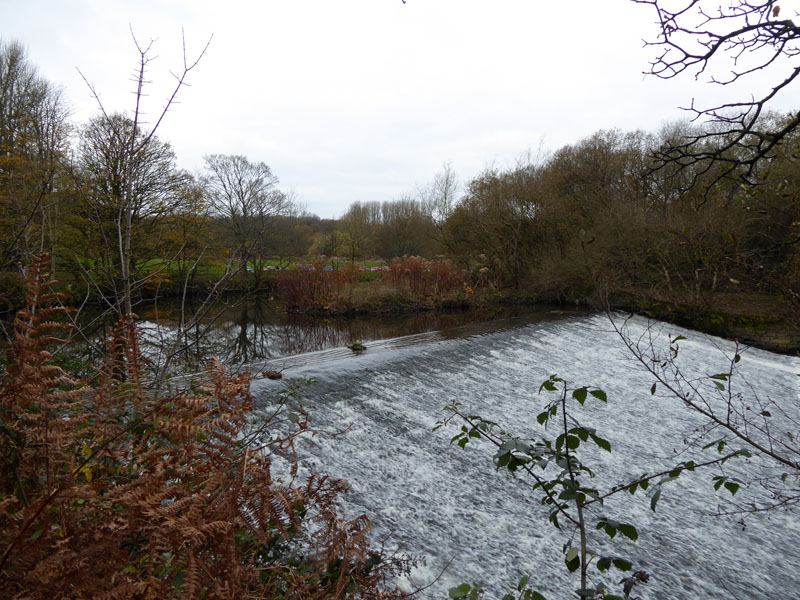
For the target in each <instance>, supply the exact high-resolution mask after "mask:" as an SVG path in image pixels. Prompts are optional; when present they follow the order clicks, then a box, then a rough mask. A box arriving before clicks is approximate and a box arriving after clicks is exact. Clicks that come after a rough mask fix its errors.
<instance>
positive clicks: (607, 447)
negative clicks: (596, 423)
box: [592, 435, 611, 452]
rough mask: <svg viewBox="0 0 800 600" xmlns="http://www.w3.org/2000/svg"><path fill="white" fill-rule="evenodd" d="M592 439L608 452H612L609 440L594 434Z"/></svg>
mask: <svg viewBox="0 0 800 600" xmlns="http://www.w3.org/2000/svg"><path fill="white" fill-rule="evenodd" d="M592 441H593V442H594V443H595V444H597V445H598V446H599V447H600V448H602V449H603V450H605V451H606V452H611V443H610V442H609V441H608V440H604V439H603V438H601V437H599V436H596V435H592Z"/></svg>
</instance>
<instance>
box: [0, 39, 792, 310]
mask: <svg viewBox="0 0 800 600" xmlns="http://www.w3.org/2000/svg"><path fill="white" fill-rule="evenodd" d="M790 118H791V117H790V116H784V115H780V114H771V115H767V116H765V117H762V122H766V121H768V122H769V124H770V125H771V126H773V127H777V128H780V126H781V124H782V123H783V122H785V121H787V120H789V119H790ZM701 133H702V130H700V129H699V128H697V127H694V126H691V125H689V124H685V123H676V124H671V125H667V126H664V127H662V129H661V130H660V131H658V132H656V133H647V132H643V131H633V132H623V131H619V130H608V131H598V132H596V133H594V134H592V135H589V136H587V137H586V138H584V139H582V140H580V141H578V142H576V143H574V144H571V145H567V146H564V147H563V148H560V149H558V150H556V151H555V152H552V153H549V154H546V155H543V156H537V157H531V156H527V157H525V158H524V159H521V160H519V161H518V163H517V164H516V165H514V166H512V167H510V168H487V169H486V170H484V171H483V172H481V173H479V174H478V175H476V176H475V177H474V178H473V179H471V180H470V181H467V182H466V183H465V184H464V185H459V182H458V181H457V180H456V177H455V174H454V172H453V170H452V168H451V167H450V166H449V165H445V166H444V168H443V170H442V171H441V172H440V173H439V174H437V175H436V176H435V177H434V179H433V181H432V182H431V183H430V184H429V185H427V186H421V187H418V188H417V189H415V190H413V191H411V192H409V193H408V194H406V195H404V196H402V197H400V198H398V199H396V200H392V201H387V202H376V201H372V202H354V203H353V204H352V205H351V206H350V207H349V209H348V210H347V212H346V213H345V214H344V215H343V216H342V217H341V218H339V219H337V220H325V219H320V218H318V217H316V216H314V215H310V214H307V213H304V212H303V211H302V210H301V209H300V208H299V206H298V204H297V202H296V201H295V199H294V198H293V195H292V193H291V192H287V191H285V190H282V189H281V188H280V187H279V180H278V177H277V176H276V175H275V174H274V173H272V171H271V169H270V168H269V166H267V165H266V164H264V163H262V162H254V161H251V160H249V159H248V158H246V157H243V156H231V155H210V156H207V157H206V168H205V169H204V170H203V171H202V172H201V173H197V174H192V173H188V172H186V171H184V170H181V169H180V168H179V167H178V166H177V161H176V156H175V153H174V152H173V150H172V148H171V146H170V145H169V143H168V142H166V141H164V140H161V139H159V138H158V137H157V136H155V135H151V136H147V135H146V133H145V132H144V131H143V130H142V129H141V128H139V127H137V126H135V125H134V122H133V120H132V119H131V118H130V117H129V116H127V115H125V114H122V113H112V114H107V113H101V114H99V115H98V116H96V117H94V118H92V119H91V120H90V121H89V122H88V123H85V124H74V123H72V122H71V121H70V120H69V110H68V104H67V101H66V99H65V98H64V97H63V95H62V93H61V92H60V90H59V88H58V87H57V86H56V85H54V84H53V83H51V82H49V81H46V80H45V79H44V78H42V77H41V76H40V75H39V74H38V73H37V71H36V68H35V66H34V65H32V64H31V63H30V61H29V60H28V59H27V58H26V56H25V51H24V49H23V47H22V46H21V45H20V44H18V43H16V42H8V43H5V44H4V45H3V46H2V51H0V239H2V254H0V269H2V271H3V280H4V282H5V283H6V285H5V288H6V290H8V291H7V292H6V294H7V300H10V298H9V297H8V294H9V293H10V291H11V290H13V289H14V286H13V282H14V280H15V274H16V273H18V272H19V270H20V267H21V266H22V265H27V264H30V262H31V261H32V258H33V256H34V255H35V254H36V253H38V252H42V251H46V252H48V253H50V255H51V256H52V257H54V258H53V260H54V265H53V266H54V268H55V271H56V273H57V274H60V275H61V276H62V277H64V276H65V275H66V276H67V277H65V278H67V279H72V278H74V279H75V280H85V281H87V282H90V284H91V286H94V287H95V288H97V289H98V290H101V291H102V292H103V293H105V294H111V295H112V296H113V295H114V294H115V293H116V294H118V293H119V290H118V288H119V287H120V286H121V285H122V283H121V281H122V280H123V279H124V271H125V269H127V270H128V272H129V273H128V278H129V279H132V280H133V281H134V282H135V284H134V290H133V291H134V292H136V291H137V290H139V291H141V290H143V289H146V288H148V287H152V286H153V285H154V282H155V283H157V282H158V281H159V280H160V279H165V278H167V277H171V278H174V279H177V280H180V281H183V280H184V279H186V278H191V277H197V275H198V273H202V272H203V270H204V269H205V270H207V271H208V270H211V271H212V272H215V273H216V272H217V271H219V270H220V269H225V268H227V269H228V270H229V271H230V270H231V269H233V270H236V269H240V270H242V269H243V267H244V266H245V265H248V266H249V271H250V275H248V276H247V277H248V278H250V279H252V280H253V281H254V282H255V284H256V285H259V283H260V279H261V278H262V273H263V268H264V266H265V265H266V264H267V262H266V261H268V260H272V261H273V262H274V261H275V260H276V259H277V261H278V262H279V263H283V264H288V261H289V260H290V259H302V258H303V257H309V256H314V257H319V256H324V257H331V258H332V257H339V258H340V260H347V261H358V260H365V259H383V260H387V261H388V260H390V259H392V258H394V257H398V256H404V255H409V256H413V255H417V256H422V257H427V258H433V257H436V256H439V255H446V256H447V257H449V258H450V259H452V260H453V261H454V262H455V263H456V264H457V265H458V266H459V267H462V268H465V269H467V270H468V272H469V273H472V274H473V276H474V277H475V279H476V281H481V282H484V283H488V284H490V285H492V286H494V287H497V288H501V289H502V288H510V289H513V290H516V291H517V292H519V293H522V294H527V295H529V296H531V297H534V298H537V299H543V300H551V301H565V300H566V301H590V300H595V299H596V298H597V293H598V291H603V292H609V293H611V294H612V295H613V294H614V293H616V292H621V293H628V294H633V295H644V296H647V297H650V298H654V299H662V300H669V301H675V302H681V303H687V304H690V305H698V306H709V305H711V304H713V301H714V299H715V298H725V295H730V294H736V295H739V294H741V293H742V292H746V293H747V294H748V295H752V294H770V295H774V296H775V298H776V299H781V300H782V301H783V302H787V303H789V304H794V305H797V303H798V290H800V262H799V258H798V257H799V255H798V247H799V246H800V244H799V243H798V240H800V225H799V224H798V219H797V215H798V203H800V188H799V185H800V182H798V177H797V173H798V148H800V146H799V145H798V137H797V134H796V133H793V134H792V135H789V136H787V137H786V138H785V139H784V140H783V142H782V143H781V144H779V145H777V146H775V147H774V148H773V149H772V150H771V152H770V153H769V154H768V155H767V156H765V157H763V158H762V159H760V161H758V162H757V164H756V167H755V173H756V178H755V179H756V181H755V183H753V184H744V183H742V181H741V180H739V179H736V178H734V177H731V176H730V173H726V177H725V178H722V179H720V178H718V177H717V175H718V170H714V169H710V170H709V169H707V168H706V165H705V164H703V163H702V162H697V163H695V164H693V165H690V166H688V167H686V166H679V165H677V164H667V165H661V168H655V167H656V166H658V165H657V164H656V162H657V159H656V158H654V156H655V154H656V153H657V152H658V150H659V149H660V148H663V147H664V146H665V144H668V143H673V144H674V143H678V142H680V141H681V140H684V139H687V138H688V137H691V136H695V137H697V136H698V135H700V134H701ZM725 140H726V138H725V137H724V136H723V137H719V136H713V137H709V138H707V139H705V141H704V142H703V143H705V144H706V145H709V146H713V147H714V148H716V149H719V148H721V147H724V145H725ZM132 148H133V149H135V152H131V149H132ZM726 152H727V153H728V154H730V155H735V153H736V152H737V150H736V148H731V149H728V150H727V151H726ZM731 158H735V156H732V157H731ZM741 168H742V169H744V168H746V167H745V166H742V167H741ZM125 219H127V223H125ZM126 225H127V228H128V229H127V230H128V232H129V240H130V251H129V252H128V253H127V255H125V256H123V257H122V258H121V255H120V250H119V246H120V236H119V233H120V230H121V228H124V227H125V226H126ZM123 262H124V263H125V264H123ZM213 265H217V267H216V269H217V271H213V269H214V267H213ZM135 296H136V293H134V298H135Z"/></svg>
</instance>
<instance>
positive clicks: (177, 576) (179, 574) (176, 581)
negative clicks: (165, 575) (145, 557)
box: [170, 569, 186, 589]
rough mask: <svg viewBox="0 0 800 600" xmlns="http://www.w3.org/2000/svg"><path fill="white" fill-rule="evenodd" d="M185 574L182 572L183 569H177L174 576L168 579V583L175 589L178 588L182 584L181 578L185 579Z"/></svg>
mask: <svg viewBox="0 0 800 600" xmlns="http://www.w3.org/2000/svg"><path fill="white" fill-rule="evenodd" d="M185 577H186V576H185V575H184V573H183V569H178V572H177V573H176V574H175V577H173V578H172V579H170V584H171V585H172V587H174V588H175V589H178V588H180V587H181V586H182V585H183V580H184V579H185Z"/></svg>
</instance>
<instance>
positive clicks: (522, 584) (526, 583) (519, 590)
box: [517, 575, 530, 592]
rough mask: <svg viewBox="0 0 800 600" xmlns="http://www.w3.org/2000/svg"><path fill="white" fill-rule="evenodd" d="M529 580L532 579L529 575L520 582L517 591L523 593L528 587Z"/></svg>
mask: <svg viewBox="0 0 800 600" xmlns="http://www.w3.org/2000/svg"><path fill="white" fill-rule="evenodd" d="M528 579H530V578H529V577H528V576H527V575H525V576H524V577H523V578H522V579H520V580H519V583H518V584H517V591H518V592H521V591H522V590H524V589H525V588H526V587H527V586H528Z"/></svg>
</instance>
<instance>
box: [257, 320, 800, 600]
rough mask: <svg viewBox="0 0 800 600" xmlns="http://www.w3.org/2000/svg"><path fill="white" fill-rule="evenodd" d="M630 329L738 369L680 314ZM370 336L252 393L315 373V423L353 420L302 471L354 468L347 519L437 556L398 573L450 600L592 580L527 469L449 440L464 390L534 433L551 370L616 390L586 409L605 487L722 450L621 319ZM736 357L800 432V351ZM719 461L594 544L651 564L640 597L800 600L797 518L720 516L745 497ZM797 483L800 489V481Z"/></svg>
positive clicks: (623, 515)
mask: <svg viewBox="0 0 800 600" xmlns="http://www.w3.org/2000/svg"><path fill="white" fill-rule="evenodd" d="M616 318H617V319H620V318H621V317H620V316H617V317H616ZM629 327H630V330H631V332H632V333H634V334H640V333H645V332H647V331H648V327H649V328H650V329H649V330H650V331H655V333H656V335H658V336H661V337H660V338H658V339H659V340H662V341H663V340H664V339H665V336H667V335H678V334H682V335H683V336H685V337H686V338H687V340H685V341H683V342H681V354H680V356H679V361H680V364H681V365H682V368H683V369H685V372H686V373H687V376H689V377H693V376H699V377H706V376H707V375H711V374H715V373H720V372H724V371H726V370H727V368H728V364H729V363H728V360H729V358H727V359H726V355H728V357H730V356H731V355H732V353H733V351H734V346H733V343H732V342H728V341H726V340H722V339H719V338H713V337H709V336H705V335H703V334H700V333H698V332H694V331H687V330H684V329H681V328H679V327H677V326H673V325H666V324H662V323H649V322H648V321H646V320H645V319H642V318H638V317H635V318H633V319H632V320H631V321H630V322H629ZM366 345H367V350H366V351H365V352H363V353H362V354H359V355H354V354H353V353H352V352H351V351H349V350H347V349H346V348H343V347H335V348H325V349H320V350H316V351H313V352H308V353H302V354H298V355H295V356H282V357H280V358H272V359H267V360H266V361H265V362H264V364H263V366H265V367H267V368H271V369H276V370H281V371H282V372H283V375H284V379H283V380H281V381H277V382H275V381H269V380H266V379H260V380H256V381H255V382H254V384H253V391H254V394H255V395H256V397H257V399H258V402H259V403H260V404H259V405H260V406H263V407H265V408H266V407H267V406H268V405H269V403H270V401H271V398H272V397H273V395H274V393H275V392H276V391H277V390H279V389H281V388H282V387H285V386H287V385H291V382H292V381H297V380H305V379H309V378H313V379H314V380H315V383H313V384H312V385H310V386H304V387H303V388H301V389H300V391H299V392H298V393H299V394H300V395H301V396H300V400H301V401H302V403H303V405H304V406H305V407H306V409H307V410H308V411H309V413H310V414H311V417H312V420H313V424H314V425H315V426H317V427H320V428H323V429H328V430H339V429H342V428H343V427H346V426H350V427H351V429H350V431H349V432H347V433H346V434H345V435H343V436H340V437H337V438H336V439H332V438H330V437H326V436H315V437H313V438H311V437H309V438H306V439H305V440H304V441H303V442H302V443H301V445H300V447H299V450H300V453H301V456H302V459H303V462H304V465H305V468H306V469H308V470H319V471H321V472H324V473H328V474H330V475H333V476H336V477H341V478H344V479H346V480H347V481H349V482H350V484H351V487H352V490H351V492H350V493H349V494H348V496H347V498H346V500H345V502H344V505H343V510H344V511H345V514H346V515H348V516H350V517H354V516H356V515H359V514H362V513H365V514H366V515H367V516H369V517H370V518H371V519H372V520H373V521H374V523H375V528H374V531H373V536H374V539H375V540H376V541H382V542H384V543H385V544H386V547H387V548H388V549H392V550H393V549H399V550H400V551H404V552H407V553H409V554H411V555H414V556H418V557H421V558H422V559H423V560H424V564H419V565H418V566H417V567H415V568H414V570H413V571H412V572H411V574H410V575H409V576H405V577H402V578H401V579H399V581H398V583H399V585H400V586H401V587H403V589H406V590H409V591H411V590H414V589H418V588H421V587H423V586H426V585H430V587H428V588H427V589H426V590H425V591H423V592H422V593H421V595H420V597H425V598H445V597H447V590H448V588H450V587H452V586H454V585H457V584H460V583H463V582H468V583H473V582H475V583H480V584H482V585H483V586H485V589H486V596H485V597H488V598H500V597H502V596H503V594H504V593H506V592H509V591H512V590H513V589H514V588H515V586H516V583H517V581H518V580H519V578H520V577H521V576H522V575H524V574H529V575H530V576H531V585H533V586H534V588H535V589H538V590H540V591H541V592H542V593H544V595H545V596H546V597H547V598H549V599H553V598H568V597H574V595H571V594H570V592H571V591H572V590H574V589H576V588H577V587H579V586H578V579H577V577H576V575H569V574H568V573H567V571H566V569H565V567H564V563H563V555H562V546H563V544H564V543H565V542H566V541H567V540H568V537H569V532H568V531H558V530H556V529H555V528H553V527H552V526H551V525H550V524H549V523H548V522H547V514H548V510H547V508H546V507H543V506H541V505H540V504H539V502H538V496H537V494H536V493H535V492H533V491H531V484H530V482H529V481H528V480H526V479H524V478H522V477H518V478H513V477H511V476H510V475H509V474H508V473H507V472H501V471H498V470H496V469H495V468H494V466H493V462H492V456H493V450H492V448H491V447H490V446H489V445H488V444H487V443H485V442H481V441H478V442H474V443H471V444H470V445H468V446H467V448H466V449H465V450H461V449H460V448H458V447H457V446H455V445H451V444H450V438H451V437H452V436H453V435H455V434H456V433H457V431H458V429H457V428H456V427H453V426H450V427H449V428H447V429H443V430H439V431H437V432H433V429H434V427H435V425H436V423H437V422H438V421H439V420H441V419H442V418H443V417H444V415H445V413H444V412H443V410H442V409H443V407H444V406H445V405H447V404H449V403H451V402H452V401H454V400H455V401H458V402H461V403H462V404H463V407H464V410H465V411H466V412H468V413H473V414H481V415H483V416H485V417H487V418H491V419H492V420H494V421H496V422H498V423H500V424H502V425H504V426H505V427H506V428H507V429H508V430H510V431H513V432H515V433H517V434H519V435H529V436H536V435H541V433H542V431H541V429H540V428H539V426H538V424H537V423H536V419H535V417H536V415H537V414H538V413H539V412H540V410H541V407H542V406H543V404H544V402H545V401H546V400H547V399H548V398H547V397H544V396H542V395H540V394H539V392H538V391H539V387H540V384H541V383H542V382H543V381H544V380H545V379H547V377H548V376H550V375H551V374H558V375H559V376H560V377H564V378H565V379H567V380H569V381H570V382H571V384H573V385H575V386H577V385H592V386H598V387H600V388H602V389H603V390H605V392H606V393H607V395H608V402H607V403H606V404H603V403H601V402H598V401H592V399H591V398H590V399H589V400H588V401H587V402H586V404H585V406H584V407H583V408H582V409H580V412H579V418H580V419H581V420H583V421H585V422H586V423H587V424H590V425H592V426H594V427H596V428H597V430H598V433H599V434H600V435H602V436H603V437H605V438H606V439H608V440H609V441H610V442H611V444H612V452H611V453H610V454H609V453H605V452H603V451H601V450H598V449H596V448H590V449H589V450H588V453H587V454H586V455H583V460H584V461H585V462H586V463H587V464H589V465H590V466H591V467H592V468H593V469H595V471H596V472H598V473H599V475H598V478H597V480H596V482H595V483H597V485H598V487H603V488H605V487H608V486H609V485H610V484H611V483H613V482H617V481H630V480H632V479H633V478H635V477H636V476H638V475H641V474H642V473H643V472H651V473H652V472H654V471H656V470H657V469H661V468H664V467H668V466H669V465H671V464H675V463H677V462H680V461H685V460H688V459H690V458H692V459H694V460H697V461H698V462H699V461H700V460H702V459H706V460H708V459H710V458H713V456H714V454H713V451H712V450H706V451H702V450H700V449H699V448H698V447H697V446H696V445H693V444H691V443H689V442H690V440H691V439H692V438H693V437H694V436H696V434H697V432H698V428H700V427H702V426H703V424H704V421H703V419H701V418H698V416H697V415H695V414H693V413H690V412H689V411H688V410H687V409H686V408H685V407H684V406H683V405H682V403H681V402H679V401H678V400H676V399H675V398H673V397H671V396H670V395H668V394H663V393H662V392H661V391H660V390H657V391H656V393H655V394H654V395H651V385H652V383H653V380H652V377H651V376H649V375H648V374H647V373H645V372H644V371H643V369H642V368H641V366H640V365H638V363H636V362H635V361H634V360H633V359H632V357H631V355H630V353H629V352H628V351H627V350H625V348H624V346H623V345H622V343H621V340H620V338H619V336H618V335H617V333H616V332H615V331H614V330H613V329H612V328H611V326H610V322H609V319H608V317H607V316H606V315H598V314H588V315H587V314H572V315H569V314H567V315H559V314H556V313H552V312H549V313H539V314H535V315H532V316H529V317H526V316H516V317H513V318H508V319H501V320H496V321H492V322H490V323H482V324H463V325H461V326H454V327H450V328H448V329H446V330H443V331H439V332H427V333H417V334H414V335H400V336H396V337H390V338H388V339H371V340H368V341H367V343H366ZM739 367H740V368H739V370H738V371H737V376H736V378H735V379H734V386H735V389H737V390H739V391H740V392H741V393H742V401H743V402H744V403H746V404H753V405H754V406H756V402H757V401H760V402H761V403H762V404H761V405H758V406H760V408H764V407H767V408H772V412H773V413H775V414H776V418H775V422H774V423H772V424H771V426H772V427H773V433H774V434H775V435H777V436H785V435H786V433H793V434H794V435H795V440H796V439H797V437H798V433H800V427H798V422H800V378H798V374H800V359H798V358H794V357H788V356H782V355H778V354H773V353H770V352H766V351H762V350H758V349H747V350H746V351H744V352H743V353H742V360H741V362H740V363H739ZM707 383H709V384H710V383H713V382H711V381H710V380H708V381H707ZM704 385H705V384H704ZM770 403H772V404H770ZM776 409H778V410H776ZM781 411H783V412H782V414H781V416H780V418H778V413H779V412H781ZM717 437H719V436H717ZM769 468H770V465H769V463H766V462H764V461H762V460H761V459H759V458H752V459H739V460H737V461H734V462H729V463H727V464H726V465H725V474H726V475H728V476H730V477H738V478H740V479H741V480H743V481H746V482H752V483H751V484H750V485H744V486H743V487H742V488H741V489H740V490H739V492H738V494H737V495H736V496H735V497H734V498H733V500H735V501H736V502H737V505H738V506H746V505H748V503H749V502H753V501H760V500H764V499H766V497H765V492H764V490H763V489H762V488H761V487H760V486H758V485H757V484H756V483H755V482H754V480H755V478H756V477H757V476H759V475H762V474H765V473H766V472H767V470H768V469H769ZM718 474H719V470H718V469H717V470H707V471H697V472H695V473H694V474H690V475H688V476H682V477H679V478H678V479H677V480H675V481H674V482H670V483H669V484H668V485H665V486H664V492H663V495H662V497H661V500H660V502H659V504H658V507H657V510H656V511H655V512H653V511H652V510H651V509H650V498H648V497H647V496H646V495H645V494H642V493H637V494H636V495H635V496H631V495H629V494H627V493H624V494H623V495H619V496H616V497H614V498H613V499H611V500H610V501H608V502H607V503H606V505H605V507H603V509H602V511H603V513H602V514H606V515H608V516H609V517H612V518H615V519H617V520H619V521H624V522H630V523H633V524H634V525H636V527H637V528H638V530H639V540H638V541H637V542H636V543H634V542H631V541H629V540H627V539H624V538H623V539H620V538H622V536H619V535H618V536H617V537H616V538H614V540H609V539H608V538H607V537H606V536H605V535H602V534H601V533H600V532H596V531H594V528H593V527H592V528H591V529H592V531H591V533H590V547H592V548H595V549H596V550H598V551H599V552H603V553H613V554H615V555H619V556H624V557H627V558H629V559H631V560H632V562H633V563H634V568H635V569H644V570H646V571H647V572H648V573H649V574H650V575H651V579H650V582H649V584H647V585H646V586H640V587H637V589H636V592H635V594H634V595H638V596H640V597H641V598H642V600H646V599H656V600H667V599H669V600H675V599H687V600H688V599H717V598H718V599H723V598H724V599H726V600H727V599H729V598H742V599H744V598H798V597H800V569H798V565H800V519H798V516H797V514H796V513H795V512H792V511H791V510H782V511H771V512H765V513H751V514H745V515H742V514H734V515H729V516H717V515H716V513H718V512H720V511H721V512H727V511H729V510H731V509H735V508H736V506H735V505H732V504H731V495H730V494H729V493H728V492H727V491H724V489H723V490H722V491H720V492H715V491H714V489H713V485H712V476H714V475H718ZM789 482H790V483H792V484H794V485H795V487H796V483H797V480H796V479H794V480H792V479H790V480H789ZM598 514H600V513H598ZM595 516H597V515H595ZM590 573H591V581H592V582H593V583H597V582H598V581H604V582H605V583H606V585H607V586H609V589H610V591H612V592H613V593H617V594H620V595H621V593H622V592H621V590H620V588H619V586H618V585H617V583H618V581H619V580H620V578H621V577H623V576H624V574H621V573H620V572H617V571H614V572H612V573H611V574H608V573H606V574H601V575H598V573H597V571H596V570H595V569H594V568H591V569H590Z"/></svg>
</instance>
